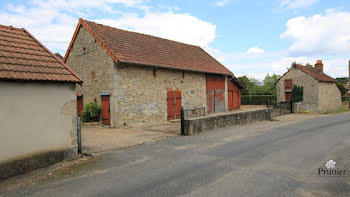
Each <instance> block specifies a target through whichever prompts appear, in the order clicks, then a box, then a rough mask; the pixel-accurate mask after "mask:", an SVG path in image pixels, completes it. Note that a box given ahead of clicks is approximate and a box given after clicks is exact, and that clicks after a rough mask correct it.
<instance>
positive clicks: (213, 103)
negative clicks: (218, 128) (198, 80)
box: [206, 75, 225, 113]
mask: <svg viewBox="0 0 350 197" xmlns="http://www.w3.org/2000/svg"><path fill="white" fill-rule="evenodd" d="M206 90H207V112H208V113H215V112H223V111H225V77H223V76H220V75H206Z"/></svg>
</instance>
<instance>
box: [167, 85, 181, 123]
mask: <svg viewBox="0 0 350 197" xmlns="http://www.w3.org/2000/svg"><path fill="white" fill-rule="evenodd" d="M167 108H168V117H167V119H168V120H173V119H179V118H180V117H181V91H180V90H176V91H174V90H168V92H167Z"/></svg>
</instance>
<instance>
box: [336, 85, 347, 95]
mask: <svg viewBox="0 0 350 197" xmlns="http://www.w3.org/2000/svg"><path fill="white" fill-rule="evenodd" d="M336 84H337V87H338V89H339V91H340V93H341V95H342V96H344V95H345V92H346V88H345V86H344V84H342V83H340V82H337V83H336Z"/></svg>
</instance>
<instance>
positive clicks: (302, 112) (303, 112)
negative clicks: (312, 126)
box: [299, 110, 313, 114]
mask: <svg viewBox="0 0 350 197" xmlns="http://www.w3.org/2000/svg"><path fill="white" fill-rule="evenodd" d="M299 113H300V114H312V113H313V112H311V111H306V110H302V111H299Z"/></svg>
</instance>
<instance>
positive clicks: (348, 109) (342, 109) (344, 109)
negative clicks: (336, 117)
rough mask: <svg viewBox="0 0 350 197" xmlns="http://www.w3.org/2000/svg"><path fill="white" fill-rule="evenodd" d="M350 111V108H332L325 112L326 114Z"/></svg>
mask: <svg viewBox="0 0 350 197" xmlns="http://www.w3.org/2000/svg"><path fill="white" fill-rule="evenodd" d="M347 111H350V108H341V109H337V110H330V111H326V112H324V113H325V114H338V113H343V112H347Z"/></svg>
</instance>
